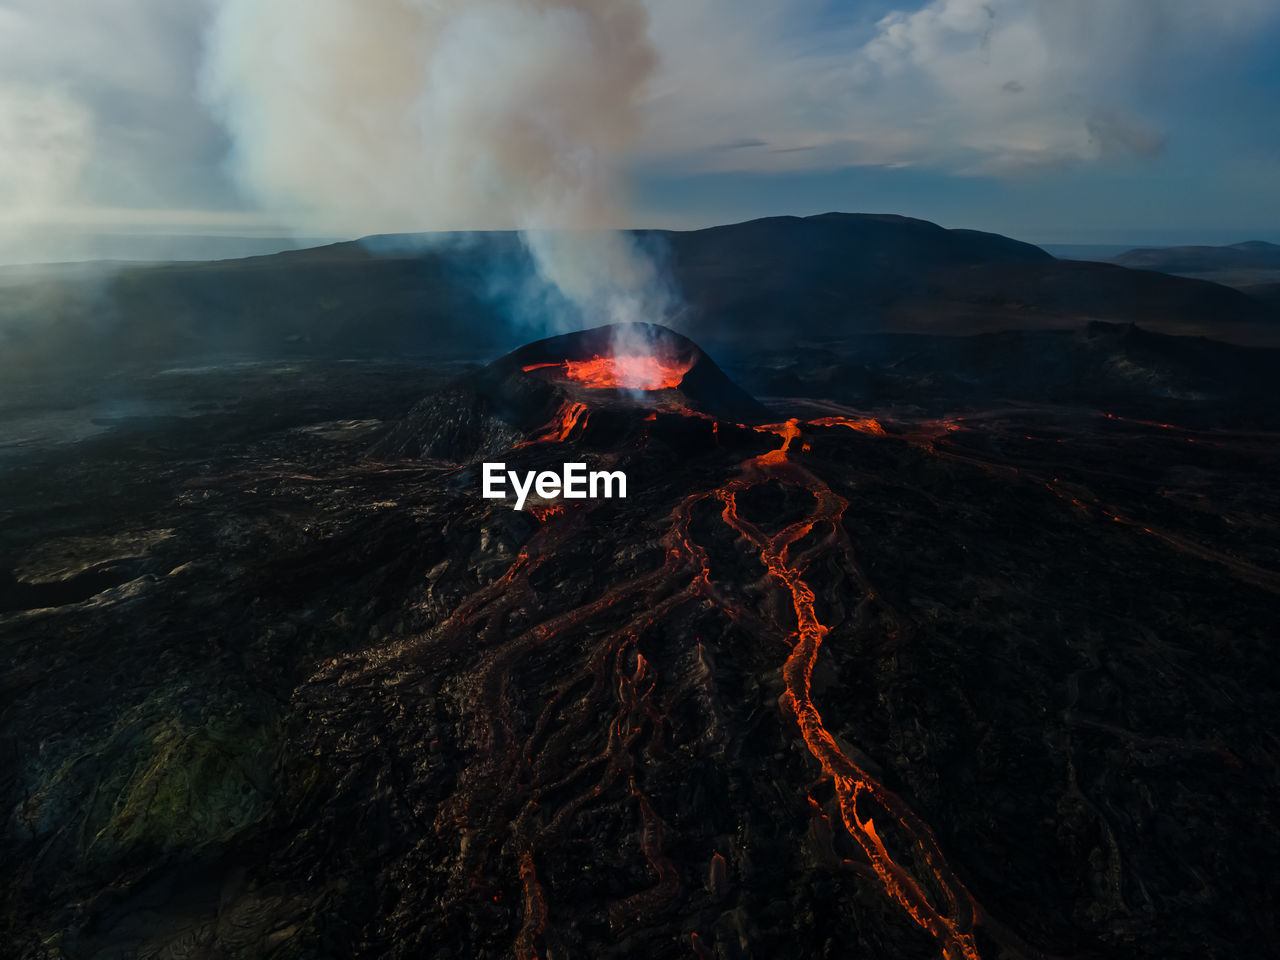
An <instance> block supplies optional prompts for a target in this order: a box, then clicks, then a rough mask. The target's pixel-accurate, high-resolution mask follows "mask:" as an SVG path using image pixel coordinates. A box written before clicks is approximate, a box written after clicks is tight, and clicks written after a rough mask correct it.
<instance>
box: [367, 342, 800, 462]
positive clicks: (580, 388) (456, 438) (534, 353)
mask: <svg viewBox="0 0 1280 960" xmlns="http://www.w3.org/2000/svg"><path fill="white" fill-rule="evenodd" d="M771 417H773V415H772V414H770V412H769V411H768V410H767V409H766V408H765V407H764V406H763V405H762V404H760V403H759V402H758V401H757V400H755V398H753V397H752V396H751V395H750V394H748V393H747V392H746V391H744V390H743V389H742V388H741V387H739V386H738V385H737V384H735V383H734V382H733V381H732V380H730V379H729V378H728V377H727V376H726V375H725V374H724V372H723V371H722V370H721V369H720V368H719V367H718V366H717V365H716V363H715V361H713V360H712V359H711V358H710V357H709V356H707V354H706V353H704V352H703V351H702V349H701V348H700V347H698V345H697V344H695V343H694V342H693V341H692V340H690V339H688V338H687V337H684V336H682V335H681V334H679V333H676V332H675V331H674V330H671V329H669V328H668V327H664V326H661V325H659V324H652V323H626V324H610V325H606V326H601V327H595V328H594V329H590V330H584V331H580V332H577V333H568V334H564V335H562V336H558V337H549V338H547V339H545V340H539V341H536V342H534V343H530V344H528V345H526V346H524V347H521V348H520V349H519V350H516V351H514V352H512V353H509V354H507V355H506V356H504V357H502V358H500V359H498V360H495V361H494V362H493V363H491V364H489V365H488V366H487V367H485V368H484V369H482V370H480V371H478V372H476V373H473V374H468V375H465V376H463V377H461V378H459V379H458V380H457V381H455V382H454V383H453V384H451V385H450V387H449V388H448V389H447V390H446V391H445V395H444V396H436V397H432V398H430V399H429V400H428V401H425V402H424V403H422V404H420V405H419V406H418V407H416V408H415V409H414V410H413V411H412V412H411V413H410V414H409V416H408V417H407V418H406V419H405V420H404V422H403V423H401V424H400V426H399V427H398V428H397V429H396V430H395V431H394V432H393V433H392V434H391V435H390V436H388V437H387V438H386V439H385V440H384V441H382V442H381V443H379V445H378V447H377V448H376V450H375V452H376V453H377V454H378V455H380V456H417V457H442V458H445V459H452V460H461V459H466V458H467V457H470V456H474V455H477V454H479V453H481V452H485V451H495V450H499V449H501V448H502V447H503V446H504V445H511V444H514V443H519V442H521V440H522V439H528V436H527V435H529V434H530V433H531V432H537V431H538V430H539V428H545V427H546V425H548V424H550V425H551V426H550V428H549V429H550V430H551V435H552V436H557V437H558V438H559V439H565V437H566V436H567V434H568V433H569V432H572V431H584V430H586V429H587V428H588V427H589V426H590V424H592V423H594V426H590V433H589V437H590V438H592V439H594V440H596V441H598V442H615V441H616V442H621V443H625V442H627V440H628V437H629V436H630V434H631V433H633V432H635V431H636V430H637V429H638V428H639V427H641V426H642V425H643V424H649V423H654V422H657V421H659V420H660V421H661V425H660V426H658V427H656V428H652V427H646V428H645V429H648V430H653V429H657V430H663V429H665V428H673V429H674V428H678V429H682V430H685V431H689V430H692V431H693V433H696V434H702V433H707V432H709V431H710V430H711V429H712V426H713V425H714V424H715V423H716V422H717V421H728V422H731V423H740V424H758V423H763V422H766V421H767V420H769V419H770V418H771ZM775 419H776V418H775ZM543 432H544V433H545V432H546V431H545V429H544V431H543Z"/></svg>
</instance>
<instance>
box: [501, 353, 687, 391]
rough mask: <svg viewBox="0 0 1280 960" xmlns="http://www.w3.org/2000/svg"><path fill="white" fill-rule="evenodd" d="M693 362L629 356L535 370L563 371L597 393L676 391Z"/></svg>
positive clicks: (528, 368) (544, 365) (536, 365)
mask: <svg viewBox="0 0 1280 960" xmlns="http://www.w3.org/2000/svg"><path fill="white" fill-rule="evenodd" d="M692 365H693V364H692V361H684V362H682V361H679V360H675V359H672V358H668V357H657V356H652V355H639V354H628V355H623V356H607V357H601V356H593V357H592V358H591V359H590V360H565V361H564V362H563V363H533V364H529V365H528V366H526V367H524V368H523V370H524V372H525V373H528V372H530V371H531V370H543V369H559V370H562V371H563V376H564V378H565V379H566V380H572V381H574V382H575V383H578V384H580V385H581V386H584V387H590V388H591V389H593V390H672V389H674V388H676V387H678V386H680V382H681V381H682V380H684V375H685V374H686V373H688V372H689V368H690V367H691V366H692Z"/></svg>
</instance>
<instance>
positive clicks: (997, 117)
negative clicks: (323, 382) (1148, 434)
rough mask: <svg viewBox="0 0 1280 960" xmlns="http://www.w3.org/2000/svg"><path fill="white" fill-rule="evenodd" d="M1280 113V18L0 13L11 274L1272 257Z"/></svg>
mask: <svg viewBox="0 0 1280 960" xmlns="http://www.w3.org/2000/svg"><path fill="white" fill-rule="evenodd" d="M562 14H563V16H561V15H562ZM601 25H606V26H607V28H608V30H609V31H613V33H610V35H609V36H608V37H606V38H604V39H602V36H603V35H602V33H601V30H602V29H603V27H602V26H601ZM619 25H621V26H619ZM580 28H581V29H580ZM556 30H560V31H561V32H560V33H557V32H556ZM614 34H617V35H614ZM468 44H472V45H474V46H468ZM495 51H497V52H498V53H497V55H495ZM544 54H545V55H544ZM513 64H514V66H513ZM446 67H447V68H448V69H446ZM540 98H541V99H540ZM339 101H340V103H339ZM486 111H489V113H486ZM1278 116H1280V3H1277V2H1276V0H1214V2H1212V3H1211V2H1209V0H930V2H924V0H898V2H882V0H875V2H861V3H860V2H856V0H843V2H828V0H789V2H786V3H783V2H780V0H436V2H435V3H432V4H426V3H424V2H423V0H0V257H3V256H4V254H5V253H6V251H8V252H12V251H13V250H14V249H18V248H20V247H21V245H22V244H23V243H26V242H29V241H30V238H31V237H32V236H34V235H36V234H49V233H51V232H52V233H55V234H59V235H67V234H73V233H75V232H76V231H93V232H96V233H104V232H105V233H112V232H116V231H120V232H138V231H143V232H153V233H154V232H159V233H164V232H173V233H202V232H207V233H222V234H228V233H235V234H254V233H258V234H270V233H280V232H286V231H290V230H292V231H296V232H299V233H304V234H307V235H317V234H323V235H333V234H351V235H355V234H359V233H367V232H374V231H375V230H379V229H384V228H385V229H405V228H421V229H433V228H448V227H458V226H477V227H483V226H504V225H510V226H523V227H528V226H544V225H549V226H564V225H568V226H595V225H599V224H600V223H603V222H606V221H608V222H612V221H618V222H622V221H625V222H626V223H628V224H634V225H641V226H670V227H679V228H688V227H697V226H703V225H710V224H714V223H724V222H731V221H737V220H744V219H750V218H753V217H758V216H768V215H774V214H811V213H819V212H825V211H828V210H849V211H872V212H893V213H902V214H907V215H911V216H918V217H922V218H925V219H930V220H934V221H937V222H939V223H942V224H944V225H946V226H956V227H960V226H963V227H972V228H978V229H988V230H995V231H999V232H1003V233H1008V234H1011V235H1015V236H1018V237H1022V238H1025V239H1029V240H1032V241H1037V242H1045V243H1054V242H1057V243H1118V244H1127V243H1134V244H1137V243H1178V242H1213V243H1217V242H1232V241H1235V240H1242V239H1251V238H1259V239H1270V240H1273V241H1280V120H1277V117H1278ZM531 117H532V118H534V120H536V121H537V122H539V123H541V122H543V121H545V123H544V124H543V125H544V126H546V127H548V128H550V127H554V128H555V130H556V131H557V133H556V137H557V138H558V139H556V140H555V141H554V142H550V141H548V140H547V139H546V137H545V136H543V135H542V134H528V131H527V130H524V126H525V120H527V119H529V118H531ZM410 121H411V122H410ZM531 124H533V121H531ZM533 125H536V124H533ZM516 128H520V129H521V130H523V131H524V132H523V133H522V136H525V139H519V138H518V137H514V136H513V135H512V133H511V131H512V130H513V129H516ZM479 129H483V131H484V132H483V133H477V130H479ZM406 130H409V133H408V134H405V131H406ZM402 134H404V135H402ZM530 136H532V137H533V139H529V137H530ZM538 137H542V139H538ZM584 157H585V158H587V159H585V160H584V159H583V158H584ZM472 158H474V162H471V159H472ZM526 161H527V162H526ZM326 164H328V166H326ZM576 175H580V176H581V178H582V181H581V182H577V181H575V180H574V179H573V178H574V176H576ZM548 185H549V186H548ZM544 187H545V189H546V193H547V197H549V198H550V199H549V200H547V201H546V202H544V198H543V196H542V195H541V194H540V193H539V191H540V190H543V189H544ZM584 198H585V199H584ZM624 198H627V200H626V202H624ZM508 221H509V222H508Z"/></svg>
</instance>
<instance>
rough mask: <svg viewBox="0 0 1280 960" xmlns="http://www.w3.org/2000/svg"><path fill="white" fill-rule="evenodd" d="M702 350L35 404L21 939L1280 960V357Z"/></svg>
mask: <svg viewBox="0 0 1280 960" xmlns="http://www.w3.org/2000/svg"><path fill="white" fill-rule="evenodd" d="M651 333H652V332H651ZM652 335H654V336H657V337H659V338H663V337H666V338H669V339H668V340H667V341H664V342H667V343H668V346H670V348H671V349H672V350H673V351H674V352H675V353H678V354H679V358H678V359H679V368H680V373H681V374H682V376H683V379H680V380H679V383H678V385H676V386H674V387H663V388H662V389H656V390H650V391H643V392H640V393H636V392H634V391H625V390H622V391H619V390H613V389H608V388H600V387H593V386H590V385H585V384H584V383H581V382H575V381H574V379H573V378H572V377H569V376H567V375H565V374H563V373H562V370H564V371H570V370H572V368H571V367H569V366H567V365H566V364H567V362H568V361H569V360H572V359H575V357H577V356H579V355H581V354H582V353H583V351H584V350H585V351H586V352H590V351H589V349H588V348H587V347H584V346H583V344H582V342H581V337H570V338H568V339H566V340H562V341H555V342H552V343H550V344H549V345H548V344H542V345H539V344H535V345H533V346H532V347H527V348H525V350H524V351H521V352H519V353H517V354H514V355H512V356H510V357H507V358H505V359H502V360H498V361H497V362H496V363H494V364H493V365H491V366H483V365H482V364H481V363H479V362H462V361H458V360H456V359H450V360H447V361H446V360H443V359H439V358H432V357H431V356H419V357H417V358H415V359H413V360H412V361H397V362H391V361H387V360H377V359H365V360H363V361H361V362H351V363H339V362H336V361H328V360H320V359H296V360H271V361H261V362H257V363H244V364H231V363H225V364H210V365H207V366H201V367H187V368H178V369H168V370H161V369H154V368H153V369H146V370H142V369H139V370H132V371H128V372H127V373H123V372H122V373H118V374H116V375H115V376H114V377H113V378H107V379H105V380H99V381H92V382H90V381H89V380H79V381H74V382H70V383H68V382H65V381H60V382H57V383H56V384H45V385H43V386H42V384H41V383H40V382H39V380H38V378H33V379H32V380H31V381H30V382H29V383H27V384H25V385H23V386H22V387H21V389H17V388H15V389H14V390H13V391H12V392H10V393H8V394H7V395H6V397H5V405H4V407H3V409H2V410H0V430H3V433H2V434H0V437H2V439H0V805H2V806H0V810H2V811H3V814H4V832H3V844H2V846H0V864H3V868H4V869H3V872H2V873H3V880H2V881H0V885H2V886H0V954H2V955H3V956H5V957H14V958H32V960H35V958H39V960H55V958H59V960H60V958H66V960H108V958H122V960H123V958H133V957H146V958H209V960H215V958H216V960H223V958H226V960H232V958H235V960H241V958H245V960H247V958H267V957H270V958H309V960H337V958H346V957H359V958H383V957H387V958H419V957H425V958H440V960H446V958H449V960H464V958H500V957H504V958H505V957H516V958H520V960H531V958H535V957H537V958H544V960H567V958H615V957H616V958H623V957H628V958H630V957H654V958H668V957H671V958H675V957H683V958H720V960H740V958H748V957H750V958H760V960H765V958H779V960H782V958H788V960H789V958H797V960H798V958H821V957H833V958H834V957H866V958H875V960H908V958H920V960H926V958H937V957H943V958H949V960H950V958H957V960H973V958H977V957H981V958H992V960H994V958H1050V957H1053V958H1135V957H1147V958H1162V960H1163V958H1177V957H1187V958H1192V957H1195V958H1204V957H1221V958H1254V957H1259V958H1260V957H1275V956H1280V947H1278V946H1277V944H1278V943H1280V910H1277V907H1276V904H1277V903H1278V902H1280V882H1278V881H1280V870H1278V869H1277V863H1280V823H1278V822H1277V810H1278V809H1280V807H1278V806H1277V796H1278V789H1277V788H1278V786H1280V771H1278V769H1277V764H1278V762H1280V742H1278V741H1277V738H1276V730H1277V726H1278V724H1280V699H1278V694H1277V682H1276V680H1277V671H1276V653H1275V644H1276V640H1277V636H1276V634H1277V630H1276V622H1277V617H1276V613H1277V610H1278V609H1280V605H1278V604H1277V594H1278V593H1280V487H1278V486H1277V484H1276V478H1277V477H1278V476H1280V445H1278V444H1277V438H1278V437H1280V419H1278V418H1277V416H1276V406H1275V399H1274V396H1275V386H1274V385H1275V383H1276V380H1275V374H1276V372H1277V370H1280V363H1277V360H1276V358H1275V357H1274V356H1273V353H1274V351H1266V350H1256V351H1252V352H1249V351H1245V350H1243V348H1233V347H1228V346H1226V345H1225V344H1213V343H1210V342H1208V341H1189V340H1181V339H1179V338H1175V337H1167V336H1161V335H1157V334H1149V333H1146V332H1144V331H1143V330H1140V329H1137V328H1134V327H1127V326H1109V325H1106V324H1095V325H1093V326H1091V327H1088V328H1084V329H1081V330H1078V331H1075V332H1055V331H1039V332H1035V333H1023V334H1016V333H1013V334H990V335H984V336H986V337H987V339H986V340H982V341H979V339H978V338H946V337H927V336H919V337H911V336H908V335H905V334H904V335H900V336H887V335H886V336H880V337H875V336H868V337H864V338H861V339H859V338H856V337H854V338H847V339H844V340H840V341H831V342H821V343H819V342H813V343H800V344H796V345H795V346H794V347H793V348H791V349H788V350H780V349H771V350H769V351H763V350H761V351H757V352H752V351H751V350H749V349H747V348H745V347H744V348H742V349H740V350H739V351H738V352H736V353H726V354H724V355H719V354H717V355H716V356H714V357H710V356H707V355H706V354H703V353H702V352H701V351H700V350H699V349H698V348H697V347H696V346H695V345H693V344H692V343H691V342H690V341H685V340H683V339H682V338H678V337H675V336H674V335H671V334H666V333H662V332H659V333H656V334H652ZM492 356H494V355H490V356H489V357H485V358H484V359H485V360H489V359H492ZM477 359H478V358H477ZM562 361H563V362H564V363H563V364H562ZM717 362H718V363H719V365H717ZM526 368H527V369H526ZM753 398H754V399H753ZM68 438H69V439H68ZM486 460H494V461H496V460H502V461H505V462H507V463H508V465H509V466H512V467H517V466H518V467H519V468H520V469H522V470H528V469H556V470H558V469H559V466H560V464H561V463H563V462H566V461H584V462H587V463H589V464H591V465H592V468H593V469H605V468H607V469H610V470H622V471H624V472H625V473H626V475H627V477H628V496H627V498H626V499H609V500H605V499H601V500H582V501H568V500H555V501H545V500H541V499H538V498H535V499H534V500H533V501H531V503H530V505H529V506H528V507H526V509H524V510H522V511H519V512H517V511H515V510H513V509H512V507H511V504H510V503H508V502H504V501H500V500H486V499H483V498H482V497H481V495H480V466H479V465H480V463H481V462H483V461H486Z"/></svg>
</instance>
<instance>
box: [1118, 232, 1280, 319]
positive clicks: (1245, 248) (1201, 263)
mask: <svg viewBox="0 0 1280 960" xmlns="http://www.w3.org/2000/svg"><path fill="white" fill-rule="evenodd" d="M1112 259H1113V262H1115V263H1118V264H1120V265H1121V266H1125V267H1132V268H1133V269H1136V270H1158V271H1160V272H1161V273H1168V274H1173V275H1176V276H1181V277H1191V278H1194V279H1197V280H1208V281H1210V282H1212V283H1220V284H1223V285H1224V286H1228V287H1234V288H1235V289H1237V290H1240V291H1241V292H1243V293H1246V294H1248V295H1249V296H1251V297H1254V298H1255V299H1258V300H1260V301H1261V302H1263V303H1264V304H1267V305H1268V306H1271V307H1272V308H1273V309H1274V308H1275V305H1276V294H1275V287H1276V286H1277V285H1280V244H1275V243H1265V242H1263V241H1261V240H1250V241H1249V242H1247V243H1236V244H1232V245H1231V246H1226V247H1166V248H1164V249H1158V250H1145V249H1144V250H1130V251H1128V252H1126V253H1123V254H1121V255H1120V256H1117V257H1114V258H1112Z"/></svg>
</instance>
